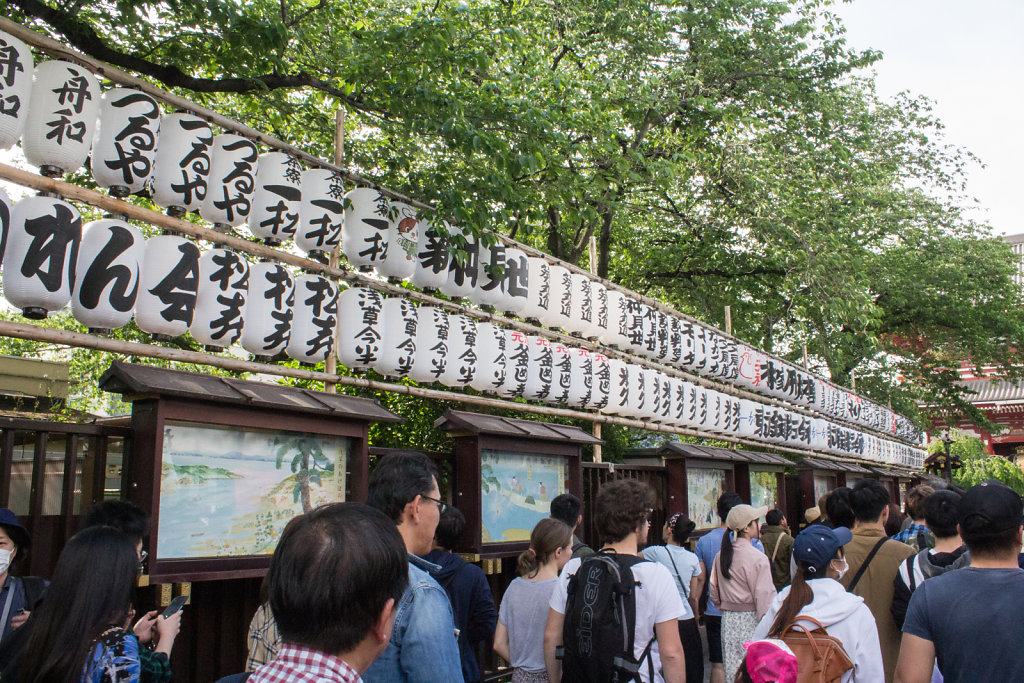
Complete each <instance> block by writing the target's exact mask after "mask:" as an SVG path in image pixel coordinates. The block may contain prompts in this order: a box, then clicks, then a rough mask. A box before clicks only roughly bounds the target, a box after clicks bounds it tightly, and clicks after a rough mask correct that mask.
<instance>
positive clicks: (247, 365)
mask: <svg viewBox="0 0 1024 683" xmlns="http://www.w3.org/2000/svg"><path fill="white" fill-rule="evenodd" d="M0 335H3V336H6V337H14V338H17V339H27V340H30V341H37V342H44V343H48V344H60V345H63V346H74V347H77V348H84V349H93V350H95V351H104V352H107V353H115V354H120V355H125V356H141V357H144V358H158V359H161V360H169V361H176V362H179V363H192V364H195V365H208V366H211V367H217V368H221V369H223V370H231V371H233V372H245V373H251V374H265V375H275V376H278V377H291V378H295V379H305V380H310V381H314V382H334V383H336V384H341V385H344V386H351V387H362V388H366V389H370V390H371V391H386V392H389V393H395V394H405V395H407V396H417V397H419V398H427V399H433V400H440V401H453V402H457V403H466V404H470V405H477V406H483V407H487V408H500V409H505V410H515V411H521V412H527V413H536V414H538V415H545V416H549V417H567V418H575V419H579V420H589V421H592V422H598V423H602V424H614V425H620V426H623V427H635V428H638V429H645V430H648V431H654V432H663V433H668V434H682V435H685V436H695V437H700V438H705V439H716V440H718V441H726V442H729V443H737V444H745V445H749V446H754V447H757V448H766V449H770V450H773V451H779V452H784V453H792V454H794V455H801V456H812V457H815V458H821V459H826V460H832V461H835V462H846V463H858V464H867V465H886V464H887V463H879V462H875V461H872V460H866V459H863V458H855V457H845V458H843V457H837V456H832V455H828V454H824V453H818V452H817V451H814V450H811V449H802V448H793V447H791V446H780V445H778V444H773V443H769V442H766V441H760V440H758V439H751V438H746V437H735V436H731V435H728V434H717V433H713V432H702V431H699V430H694V429H686V428H681V427H675V426H671V425H663V424H658V423H653V422H645V421H643V420H635V419H631V418H625V417H618V416H615V415H603V414H599V413H585V412H582V411H579V410H572V409H569V408H555V407H552V406H542V405H534V404H532V403H520V402H518V401H509V400H505V399H500V398H490V397H487V396H478V395H475V394H464V393H459V392H452V391H441V390H437V389H425V388H423V387H418V386H410V385H408V384H395V383H392V382H387V381H378V380H371V379H366V378H365V377H348V376H344V375H328V374H327V373H326V372H320V371H318V370H309V369H306V368H293V367H289V366H286V365H274V364H271V363H259V362H256V361H249V360H243V359H241V358H235V357H233V356H220V355H216V354H212V353H206V352H202V351H188V350H185V349H179V348H168V347H164V346H156V345H154V344H144V343H142V342H133V341H124V340H121V339H110V338H108V337H98V336H95V335H91V334H85V333H82V332H73V331H70V330H60V329H56V328H53V327H40V326H38V325H31V324H28V323H18V322H12V321H6V320H0Z"/></svg>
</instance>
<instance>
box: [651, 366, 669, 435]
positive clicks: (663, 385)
mask: <svg viewBox="0 0 1024 683" xmlns="http://www.w3.org/2000/svg"><path fill="white" fill-rule="evenodd" d="M654 388H655V392H656V395H657V400H656V402H655V407H654V417H653V418H652V419H653V420H654V421H655V422H658V423H660V424H671V423H672V384H671V382H670V381H669V377H668V375H666V374H664V373H662V372H655V373H654Z"/></svg>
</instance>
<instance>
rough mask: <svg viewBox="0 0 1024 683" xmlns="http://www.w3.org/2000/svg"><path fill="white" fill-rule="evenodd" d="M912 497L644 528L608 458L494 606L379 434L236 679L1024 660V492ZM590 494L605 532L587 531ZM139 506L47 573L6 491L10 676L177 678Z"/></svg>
mask: <svg viewBox="0 0 1024 683" xmlns="http://www.w3.org/2000/svg"><path fill="white" fill-rule="evenodd" d="M906 502H907V515H906V519H905V520H901V519H900V518H901V517H902V513H900V511H899V509H898V508H894V506H893V505H892V501H891V499H890V494H889V490H888V489H887V488H886V487H884V486H883V485H881V484H880V483H879V482H878V481H876V480H872V479H864V480H861V481H858V482H857V483H856V484H854V485H853V486H852V487H850V488H846V487H840V488H837V489H835V490H833V491H831V492H829V493H828V494H827V495H826V496H823V497H822V499H821V500H819V503H818V505H817V506H815V507H813V508H811V509H809V510H807V511H806V513H805V514H804V521H805V522H806V524H801V526H802V527H803V528H802V530H800V531H799V533H796V530H795V529H793V528H791V527H790V525H789V524H788V521H787V520H786V518H785V516H784V515H783V513H782V512H780V511H778V510H770V509H768V508H766V507H760V508H755V507H752V506H750V505H748V504H745V503H744V502H743V501H742V499H741V498H740V496H739V495H737V494H736V493H734V492H725V493H723V494H722V495H721V496H720V497H719V499H718V501H717V512H718V517H719V519H720V521H721V524H720V526H719V527H718V528H715V529H712V530H710V531H708V532H706V533H704V534H703V535H701V536H700V538H699V539H698V540H697V542H696V544H695V546H693V551H691V550H690V549H689V548H688V546H690V540H691V539H690V536H691V534H693V533H694V531H695V524H694V523H693V522H692V521H691V520H689V519H688V518H687V516H686V515H685V514H675V515H672V516H671V517H669V518H668V520H667V521H666V522H665V524H664V526H663V527H662V528H661V529H660V540H661V542H662V544H660V545H650V546H647V547H645V545H646V543H647V541H648V539H649V538H650V537H651V536H652V535H653V534H652V530H651V529H650V524H651V516H652V513H653V511H654V509H655V507H657V506H658V505H659V501H656V500H655V497H654V493H653V491H652V490H651V489H650V488H649V487H648V486H647V485H646V484H643V483H641V482H638V481H635V480H618V481H613V482H610V483H608V484H606V485H604V486H603V487H602V488H601V489H600V491H599V492H598V494H597V496H596V498H595V500H594V504H593V509H592V510H583V509H582V504H581V502H580V500H579V499H578V498H576V497H575V496H573V495H571V494H563V495H560V496H558V497H556V498H555V499H554V500H553V501H552V502H551V516H550V517H549V518H546V519H543V520H541V521H540V522H539V523H538V524H537V525H536V526H535V527H534V528H533V530H532V533H531V534H530V541H529V548H528V549H527V550H525V551H524V552H523V553H522V554H521V555H520V556H519V557H518V560H517V565H516V568H517V573H518V577H517V578H515V579H514V580H513V581H512V582H511V584H509V586H508V587H507V589H506V590H505V591H504V594H503V595H502V597H501V599H500V604H498V605H496V604H495V600H494V598H493V594H492V591H491V587H490V584H489V583H488V580H487V577H486V576H485V575H484V573H483V571H482V570H481V569H480V568H479V567H478V566H476V565H474V564H471V563H467V562H466V561H464V560H463V559H462V558H460V557H459V556H458V555H457V554H455V553H453V550H454V549H455V548H456V547H457V546H458V539H459V538H460V536H461V535H462V532H463V529H464V527H465V523H466V520H465V519H464V517H463V515H462V513H461V512H460V511H458V510H457V509H455V508H453V507H451V506H449V505H447V504H445V503H444V502H443V501H442V499H441V493H440V490H439V486H438V473H437V470H436V469H435V467H434V465H433V463H432V462H431V461H430V460H429V459H428V458H426V457H425V456H422V455H418V454H411V453H401V454H392V455H388V456H386V457H384V458H382V459H381V460H380V461H379V462H378V463H377V465H376V467H375V468H374V470H373V473H372V475H371V478H370V481H369V491H368V498H367V502H366V503H355V502H347V503H335V504H330V505H324V506H321V507H319V508H316V509H315V510H313V511H312V512H309V513H306V514H304V515H301V516H299V517H296V518H295V519H293V520H291V521H290V522H289V523H288V525H287V526H286V528H285V530H284V532H283V534H282V536H281V539H280V541H279V543H278V546H277V549H276V551H275V552H274V555H273V558H272V560H271V564H270V570H269V572H268V573H267V576H266V579H265V581H264V584H263V588H262V589H261V592H262V600H263V603H262V604H261V606H260V608H259V610H258V611H257V613H256V614H255V615H254V617H253V619H252V623H251V626H250V633H249V658H248V666H247V669H248V671H246V672H245V673H240V674H237V675H233V676H229V677H227V678H224V679H221V680H222V682H223V683H228V682H237V681H243V680H248V681H249V683H283V682H285V681H294V682H298V683H303V682H309V683H313V682H320V683H323V682H328V681H330V682H335V683H355V682H357V681H366V682H367V683H376V682H388V683H391V682H396V681H398V682H400V681H441V682H445V683H447V682H450V681H466V682H467V683H471V682H475V681H480V680H481V678H482V670H481V666H480V662H479V661H478V657H477V654H478V652H479V651H480V650H481V648H484V647H491V648H493V650H494V652H495V653H497V654H498V655H499V656H500V657H501V658H502V659H503V660H505V661H506V662H508V663H509V665H510V666H511V667H512V681H513V683H543V682H550V683H559V682H561V681H564V682H566V683H575V682H583V681H598V680H602V681H603V680H618V681H639V682H643V683H660V682H662V681H663V682H664V683H682V682H683V681H690V682H691V683H701V682H702V681H703V680H704V679H705V676H706V675H709V676H710V680H711V682H712V683H726V682H729V683H732V682H740V683H770V682H773V681H774V682H775V683H795V682H796V681H798V680H800V681H801V682H803V681H819V680H820V681H842V682H843V683H849V681H859V682H877V683H883V682H884V683H893V682H894V681H895V682H897V683H934V682H936V681H948V682H949V683H967V682H969V681H1016V680H1024V663H1022V662H1021V661H1020V658H1016V657H1013V656H1008V655H1007V653H1006V648H1005V644H1006V643H1008V642H1013V641H1014V638H1015V635H1014V634H1017V635H1020V631H1021V630H1022V627H1021V626H1018V625H1017V624H1019V623H1020V618H1019V614H1020V610H1019V609H1018V608H1020V607H1024V570H1022V569H1021V568H1020V567H1021V559H1020V558H1021V557H1022V556H1021V555H1020V553H1021V545H1022V542H1024V538H1022V533H1024V528H1022V521H1024V505H1022V501H1021V497H1020V496H1019V495H1017V494H1016V493H1015V492H1013V491H1012V490H1011V489H1009V488H1008V487H1006V486H1005V485H1003V484H1001V483H999V482H996V481H987V482H984V483H982V484H978V485H977V486H974V487H972V488H970V489H969V490H967V491H963V490H960V489H957V488H955V487H950V486H945V485H942V484H941V482H939V483H937V484H935V485H922V486H918V487H917V488H915V489H913V490H911V491H910V492H908V495H907V501H906ZM585 514H586V515H589V517H588V519H589V521H590V524H591V528H592V529H593V530H596V535H597V537H598V538H599V539H600V545H599V546H598V545H595V546H594V548H591V547H589V546H587V545H586V544H585V543H583V542H582V541H581V540H580V538H579V535H578V533H579V529H580V526H581V524H582V523H583V520H584V515H585ZM148 525H149V520H148V518H147V517H146V515H145V513H144V512H143V511H141V510H139V509H138V508H137V507H135V506H133V505H131V504H129V503H124V502H119V501H107V502H104V503H101V504H99V505H97V506H96V507H95V508H94V509H93V510H92V511H91V512H90V514H89V515H88V517H87V520H86V528H84V529H83V530H82V531H80V532H79V533H78V534H76V535H75V536H74V537H73V538H71V540H70V541H69V542H68V543H67V544H66V546H65V548H64V549H63V551H62V553H61V555H60V558H59V559H58V562H57V565H56V569H55V571H54V573H53V577H52V579H51V580H50V581H44V580H42V579H39V578H36V577H27V576H24V577H16V576H14V575H12V573H11V572H10V571H9V567H10V564H11V562H12V561H13V560H14V559H16V558H17V557H18V555H19V553H22V554H23V553H24V552H25V550H26V549H27V548H28V547H29V546H30V545H31V541H32V539H31V536H30V535H29V533H28V532H27V530H26V529H24V528H23V527H22V526H21V525H20V524H19V523H18V520H17V517H16V516H15V515H13V514H12V513H11V512H10V511H9V510H2V509H0V587H2V592H0V627H2V640H0V681H20V682H22V683H44V682H51V681H52V682H55V683H56V682H61V683H63V682H65V681H88V682H90V683H115V682H116V683H122V682H126V683H134V682H135V681H159V682H164V681H169V680H171V677H172V672H171V668H170V654H171V650H172V647H173V645H174V640H175V637H176V635H177V633H178V630H179V625H180V618H181V613H180V612H177V613H175V614H167V615H166V616H165V615H163V614H158V613H157V612H150V613H147V614H145V615H142V616H141V617H140V616H139V615H136V614H135V613H134V610H133V609H132V605H131V600H132V594H133V588H134V586H135V584H136V580H137V578H138V576H139V573H140V571H141V568H142V564H143V562H144V560H145V556H146V553H145V551H144V550H143V540H144V537H145V536H146V535H147V534H148ZM84 577H87V580H83V578H84ZM702 628H703V630H704V633H703V637H702V633H701V629H702ZM705 641H706V642H707V651H706V652H705V646H704V644H703V643H704V642H705ZM705 663H707V664H709V665H710V669H709V670H706V668H705Z"/></svg>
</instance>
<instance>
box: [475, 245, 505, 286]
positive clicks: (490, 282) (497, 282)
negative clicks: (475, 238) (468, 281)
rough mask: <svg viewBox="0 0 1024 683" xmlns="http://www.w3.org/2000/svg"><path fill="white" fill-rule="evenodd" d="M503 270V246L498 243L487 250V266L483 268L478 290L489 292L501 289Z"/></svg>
mask: <svg viewBox="0 0 1024 683" xmlns="http://www.w3.org/2000/svg"><path fill="white" fill-rule="evenodd" d="M504 269H505V245H504V244H502V243H500V242H498V243H496V244H494V245H493V246H491V247H490V248H489V249H488V254H487V265H486V266H485V267H484V282H483V284H481V285H480V289H481V290H483V291H485V292H490V291H493V290H495V289H497V290H499V291H500V289H501V281H502V278H503V277H504Z"/></svg>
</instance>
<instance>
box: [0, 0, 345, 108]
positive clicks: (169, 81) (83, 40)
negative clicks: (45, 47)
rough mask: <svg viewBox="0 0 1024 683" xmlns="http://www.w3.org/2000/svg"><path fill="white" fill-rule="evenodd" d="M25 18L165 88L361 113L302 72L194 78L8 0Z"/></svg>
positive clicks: (64, 16)
mask: <svg viewBox="0 0 1024 683" xmlns="http://www.w3.org/2000/svg"><path fill="white" fill-rule="evenodd" d="M10 2H11V4H12V5H14V6H16V7H18V8H20V9H21V10H22V11H23V12H25V13H26V14H27V15H29V16H32V17H35V18H36V19H41V20H42V21H45V22H46V23H47V24H49V25H50V26H51V27H53V28H54V29H56V30H57V31H58V32H60V34H61V35H63V36H64V38H65V39H66V40H67V42H68V43H69V44H70V45H71V46H72V47H75V48H76V49H78V50H80V51H82V52H84V53H85V54H87V55H89V56H90V57H93V58H95V59H98V60H101V61H104V62H107V63H108V64H111V65H113V66H116V67H118V68H120V69H125V70H128V71H134V72H136V73H140V74H144V75H146V76H151V77H152V78H155V79H157V80H158V81H160V82H161V83H163V84H164V85H165V86H168V87H175V88H185V89H187V90H193V91H195V92H206V93H213V92H224V93H250V92H266V91H270V90H279V89H282V88H286V89H298V88H315V89H316V90H320V91H322V92H325V93H327V94H329V95H331V96H333V97H336V98H338V99H339V100H342V101H344V102H345V103H346V104H349V105H351V106H352V107H355V108H357V109H364V108H365V107H364V105H363V103H362V102H360V101H358V100H355V99H353V98H352V97H351V96H349V95H347V94H345V92H343V91H342V90H340V89H339V88H336V87H334V86H332V85H331V84H330V83H328V82H327V81H324V80H322V79H319V78H316V77H314V76H312V75H310V74H307V73H305V72H299V73H297V74H277V73H274V74H265V75H262V76H253V77H249V78H241V77H234V78H195V77H193V76H190V75H188V74H187V73H185V72H184V71H182V70H181V69H179V68H178V67H176V66H170V65H166V64H157V63H155V62H151V61H149V60H147V59H143V58H141V57H138V56H137V55H134V54H128V53H125V52H120V51H118V50H115V49H113V48H111V47H109V46H108V45H107V44H106V43H105V42H103V39H102V38H100V36H99V35H98V34H97V33H96V31H95V30H94V29H93V28H92V26H90V25H89V24H87V23H86V22H84V21H80V20H79V19H77V18H76V17H75V15H73V14H71V13H69V12H65V11H64V10H60V9H56V8H54V7H50V6H48V5H46V4H43V3H42V2H39V0H10Z"/></svg>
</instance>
